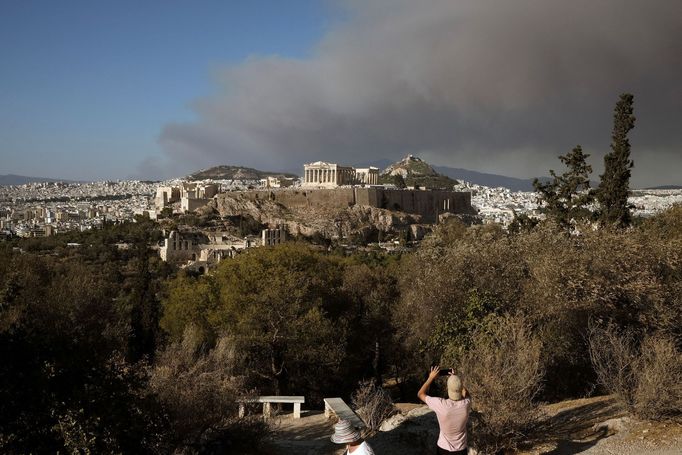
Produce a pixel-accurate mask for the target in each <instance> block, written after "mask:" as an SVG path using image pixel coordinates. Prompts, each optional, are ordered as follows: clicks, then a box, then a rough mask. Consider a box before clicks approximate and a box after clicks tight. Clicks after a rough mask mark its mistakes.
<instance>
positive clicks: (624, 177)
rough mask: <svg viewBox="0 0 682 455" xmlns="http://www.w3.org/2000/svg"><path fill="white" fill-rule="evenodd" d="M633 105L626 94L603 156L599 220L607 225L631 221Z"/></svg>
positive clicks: (618, 108) (617, 111)
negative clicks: (629, 192) (629, 134)
mask: <svg viewBox="0 0 682 455" xmlns="http://www.w3.org/2000/svg"><path fill="white" fill-rule="evenodd" d="M632 104H633V96H632V95H631V94H629V93H623V94H622V95H620V100H618V103H616V108H615V109H614V114H613V133H612V135H611V141H612V142H611V151H610V152H609V153H607V154H606V155H605V156H604V174H602V175H601V182H600V183H599V187H598V188H597V200H598V201H599V205H600V210H601V213H600V220H601V222H602V223H603V224H605V225H615V226H618V227H625V226H628V225H629V224H630V221H631V214H630V206H629V205H628V191H629V189H630V169H632V167H633V165H634V163H633V161H632V160H631V159H630V141H629V140H628V132H629V131H630V130H631V129H632V128H634V127H635V116H634V115H633V107H632Z"/></svg>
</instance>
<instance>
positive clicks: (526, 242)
mask: <svg viewBox="0 0 682 455" xmlns="http://www.w3.org/2000/svg"><path fill="white" fill-rule="evenodd" d="M628 99H630V100H631V98H627V97H625V98H621V102H624V103H625V104H621V103H619V105H618V107H617V109H616V115H615V122H614V125H615V127H614V147H613V150H614V151H615V150H620V152H618V153H620V155H618V156H619V157H620V158H614V160H615V161H618V162H619V163H620V164H622V165H623V166H620V167H618V169H620V171H618V172H615V171H614V172H612V171H608V172H605V174H604V176H602V181H601V184H600V186H599V189H598V190H597V196H596V201H597V202H594V200H592V199H591V197H592V195H593V192H592V191H591V189H590V188H588V186H587V184H588V182H589V178H588V174H589V173H590V169H589V167H588V166H586V165H585V157H586V154H585V153H584V152H583V151H582V149H581V148H580V147H576V148H574V149H573V150H572V152H570V153H569V154H567V155H566V156H562V157H560V161H561V162H562V163H563V164H564V165H565V166H566V171H565V172H563V173H561V174H559V173H557V172H554V171H552V172H551V175H552V177H553V179H552V180H551V181H549V182H547V183H538V184H537V189H538V193H539V194H540V196H541V198H542V199H543V201H544V202H543V203H544V205H545V210H546V218H545V219H544V220H541V221H540V220H534V221H532V222H530V221H529V220H517V223H516V225H515V226H514V227H513V228H511V229H509V230H504V229H503V228H502V227H501V226H499V225H492V224H491V225H475V226H466V225H464V224H461V223H459V222H457V221H456V220H452V221H451V222H447V223H442V224H439V225H438V226H437V227H436V228H435V229H434V231H433V232H432V233H431V234H430V235H429V236H428V237H426V238H425V239H424V240H423V241H422V242H421V244H420V245H419V247H418V248H417V249H416V250H415V251H413V252H410V253H397V254H388V253H386V252H383V251H381V250H378V249H377V250H372V249H367V250H364V251H361V250H352V251H346V250H344V249H342V248H334V245H330V246H329V247H325V248H321V247H320V246H319V245H314V244H310V243H306V242H303V241H299V242H297V241H293V242H290V243H287V244H282V245H279V246H276V247H262V248H254V249H250V250H247V251H246V252H244V253H242V254H240V255H238V256H236V257H235V258H234V259H226V260H224V261H223V262H221V263H220V264H219V266H218V268H217V270H215V271H214V272H211V273H209V274H198V273H195V272H191V271H188V270H185V269H179V268H174V267H171V266H169V265H168V264H166V263H164V262H161V261H160V260H159V258H158V255H157V252H156V251H155V249H154V248H155V247H156V246H157V245H158V242H159V240H160V239H161V238H162V236H161V232H160V227H159V225H157V224H155V223H154V222H152V221H149V220H144V219H143V218H139V219H137V220H136V222H135V223H127V224H120V225H105V226H104V228H103V229H101V230H96V231H90V232H80V233H66V234H59V235H57V236H54V237H47V238H42V239H41V238H37V239H11V240H8V241H4V242H2V243H0V350H1V351H2V352H1V354H2V359H3V362H1V363H0V451H1V452H2V453H8V454H24V453H57V452H59V453H65V452H69V453H150V454H165V453H188V454H195V453H197V454H198V453H202V454H213V453H215V454H217V453H221V454H225V453H230V454H249V453H253V454H256V453H269V452H268V450H271V446H270V445H269V444H270V441H269V437H270V435H271V431H272V428H271V427H270V426H269V425H268V424H267V422H264V421H263V420H262V418H261V416H259V415H254V414H247V415H245V416H244V417H240V416H239V415H238V412H237V409H238V400H239V399H240V398H243V397H249V396H254V395H273V394H293V395H304V396H305V397H306V406H307V407H309V408H311V409H321V408H322V406H323V405H322V398H323V397H330V396H340V397H342V398H344V399H345V400H346V402H347V403H353V404H354V406H355V408H356V409H358V412H366V409H367V408H366V406H367V404H368V403H379V404H381V405H382V406H384V407H383V408H382V409H384V410H386V414H384V413H383V412H384V411H382V413H381V414H379V415H378V416H379V418H376V419H374V420H372V422H373V423H372V427H371V428H370V429H371V430H376V429H377V428H378V426H379V425H380V423H381V421H382V420H383V417H385V415H387V414H388V413H390V411H391V409H392V404H391V403H392V402H393V401H395V402H411V401H415V399H416V391H417V390H418V387H419V385H420V384H421V382H422V381H423V379H424V373H425V372H426V371H427V370H428V368H429V366H431V365H434V364H440V365H442V366H447V367H452V368H455V369H456V370H457V372H458V373H459V374H460V375H461V376H462V378H463V380H464V382H465V384H466V387H467V389H468V390H469V391H470V392H471V395H472V396H473V397H475V400H474V402H473V403H474V404H473V413H472V415H471V424H472V427H471V432H470V445H471V447H474V448H476V449H477V450H478V451H479V453H484V454H495V453H502V451H504V450H512V449H515V448H517V447H520V446H522V445H525V446H528V445H531V446H532V444H533V443H534V442H537V441H540V440H541V438H542V437H543V434H544V433H545V432H546V427H543V422H545V421H544V420H543V418H544V417H543V414H542V412H541V405H542V404H543V403H557V402H561V401H562V400H566V399H574V398H583V397H586V396H596V395H603V394H610V395H611V397H612V399H613V400H614V401H615V402H616V403H617V405H618V409H619V410H620V412H622V413H626V414H628V415H630V416H632V417H633V418H635V419H639V421H643V422H647V421H651V422H652V421H665V422H680V421H682V325H681V324H680V321H681V320H682V206H675V207H673V208H671V209H669V210H667V211H665V212H663V213H660V214H658V215H656V216H654V217H651V218H647V219H632V218H628V215H627V212H626V211H624V210H627V207H623V206H622V205H619V204H620V202H619V201H621V199H619V198H617V197H616V196H614V195H610V196H608V197H607V196H605V192H608V191H609V188H616V189H615V190H614V191H615V192H616V193H617V194H620V191H621V189H620V188H621V187H619V186H618V185H612V184H607V183H605V182H608V181H609V179H611V177H610V176H611V175H614V176H615V175H619V177H617V178H615V179H614V181H615V182H620V183H619V184H620V185H627V178H626V177H627V175H629V168H630V167H631V164H629V163H630V162H629V161H628V160H629V158H628V154H627V153H623V151H624V150H625V149H627V147H625V146H624V145H623V144H626V142H627V137H626V133H627V130H629V126H628V125H631V123H628V122H629V120H627V119H628V118H630V117H629V116H630V115H631V113H632V111H631V106H630V107H627V103H628V101H627V100H628ZM623 100H625V101H623ZM622 112H625V114H626V115H625V117H626V120H625V123H621V113H622ZM630 127H631V126H630ZM621 132H625V134H620V133H621ZM611 159H612V158H607V160H611ZM373 409H376V408H373ZM370 417H377V415H373V416H370ZM368 421H369V418H368ZM429 453H431V450H429Z"/></svg>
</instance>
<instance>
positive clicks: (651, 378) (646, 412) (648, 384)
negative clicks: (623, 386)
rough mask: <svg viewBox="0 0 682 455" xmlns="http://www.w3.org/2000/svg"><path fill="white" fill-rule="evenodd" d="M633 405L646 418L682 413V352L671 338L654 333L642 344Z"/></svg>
mask: <svg viewBox="0 0 682 455" xmlns="http://www.w3.org/2000/svg"><path fill="white" fill-rule="evenodd" d="M634 405H635V410H636V412H637V415H638V416H640V417H643V418H646V419H652V420H659V419H664V418H667V417H676V416H679V415H680V414H682V353H680V351H678V350H677V348H676V346H675V343H674V342H673V340H671V339H670V338H668V337H663V336H652V337H648V338H646V339H645V340H644V342H643V343H642V347H641V354H640V356H639V359H638V368H637V389H636V392H635V396H634Z"/></svg>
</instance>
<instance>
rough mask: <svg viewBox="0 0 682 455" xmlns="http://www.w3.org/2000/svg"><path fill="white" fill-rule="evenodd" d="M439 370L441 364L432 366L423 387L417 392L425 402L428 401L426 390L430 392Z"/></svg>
mask: <svg viewBox="0 0 682 455" xmlns="http://www.w3.org/2000/svg"><path fill="white" fill-rule="evenodd" d="M439 372H440V366H438V365H436V366H435V367H431V371H429V377H428V378H426V382H424V384H423V385H422V388H421V389H419V392H417V396H418V397H419V399H420V400H422V401H423V402H424V403H426V392H428V390H429V387H430V386H431V383H432V382H433V381H434V380H435V379H436V378H437V377H438V373H439Z"/></svg>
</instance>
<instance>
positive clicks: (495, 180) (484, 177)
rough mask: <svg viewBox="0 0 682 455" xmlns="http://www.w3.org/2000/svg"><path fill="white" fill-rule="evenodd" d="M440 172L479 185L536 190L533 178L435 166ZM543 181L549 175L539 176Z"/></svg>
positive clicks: (516, 189) (514, 189)
mask: <svg viewBox="0 0 682 455" xmlns="http://www.w3.org/2000/svg"><path fill="white" fill-rule="evenodd" d="M434 169H436V170H437V171H438V172H440V173H441V174H443V175H447V176H448V177H450V178H453V179H457V180H464V181H466V182H469V183H475V184H477V185H483V186H489V187H492V188H497V187H499V186H501V187H504V188H509V189H510V190H512V191H534V188H533V180H534V179H532V178H530V179H520V178H516V177H507V176H506V175H499V174H488V173H485V172H477V171H470V170H468V169H460V168H454V167H447V166H434ZM538 178H539V179H540V180H541V181H545V180H548V179H549V178H548V177H538Z"/></svg>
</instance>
